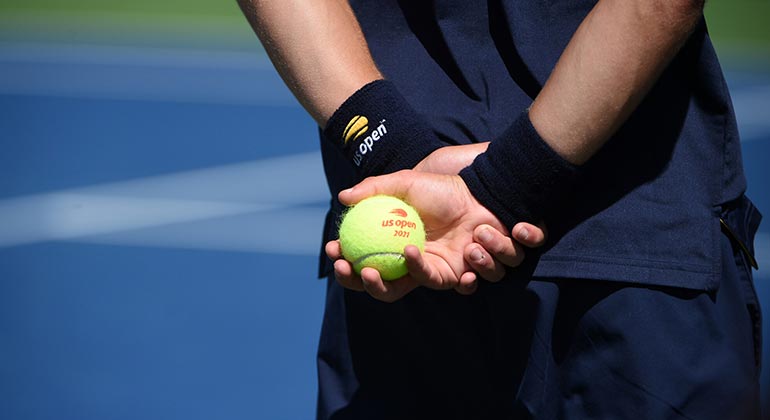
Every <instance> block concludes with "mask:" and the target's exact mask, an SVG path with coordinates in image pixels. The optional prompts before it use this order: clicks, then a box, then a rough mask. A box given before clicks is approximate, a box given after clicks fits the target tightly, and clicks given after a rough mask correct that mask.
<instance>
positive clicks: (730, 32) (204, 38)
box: [0, 0, 770, 61]
mask: <svg viewBox="0 0 770 420" xmlns="http://www.w3.org/2000/svg"><path fill="white" fill-rule="evenodd" d="M706 15H707V21H708V24H709V28H710V31H711V35H712V38H713V39H714V41H715V44H716V46H717V49H718V50H719V52H720V53H726V54H729V55H750V56H754V57H755V58H760V59H761V58H765V59H767V60H768V61H770V25H769V24H768V23H767V21H768V17H770V0H710V1H708V2H707V3H706ZM22 39H23V40H25V41H58V42H88V43H94V42H96V43H107V44H118V45H121V44H130V45H143V44H148V45H158V44H160V45H166V44H167V45H169V46H177V47H184V46H192V47H222V48H227V49H253V48H257V49H258V48H259V47H258V46H255V44H256V43H255V42H254V35H253V34H252V33H251V30H250V28H249V27H248V25H247V24H246V23H245V20H244V18H243V17H242V16H241V12H240V10H239V8H238V5H237V2H236V0H225V1H223V0H185V1H182V0H165V1H156V0H133V1H117V0H3V1H2V2H0V40H6V41H8V40H11V41H18V40H22Z"/></svg>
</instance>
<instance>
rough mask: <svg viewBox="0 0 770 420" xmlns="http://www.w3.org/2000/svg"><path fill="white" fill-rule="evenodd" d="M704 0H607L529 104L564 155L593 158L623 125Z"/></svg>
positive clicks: (537, 121)
mask: <svg viewBox="0 0 770 420" xmlns="http://www.w3.org/2000/svg"><path fill="white" fill-rule="evenodd" d="M702 7H703V0H659V1H658V0H646V1H628V0H602V1H600V2H599V3H598V4H597V5H596V7H595V8H594V9H593V10H592V11H591V13H590V14H589V15H588V17H587V18H586V19H585V20H584V21H583V23H582V24H581V25H580V27H579V28H578V30H577V32H576V33H575V35H574V36H573V37H572V39H571V40H570V42H569V44H568V46H567V48H566V49H565V51H564V53H563V54H562V56H561V58H560V59H559V61H558V63H557V65H556V67H555V68H554V71H553V72H552V74H551V76H550V78H549V79H548V81H547V83H546V84H545V86H544V87H543V90H542V91H541V92H540V94H539V95H538V97H537V98H536V99H535V101H534V103H533V104H532V107H531V109H530V113H529V116H530V120H531V121H532V125H533V126H534V127H535V129H536V130H537V132H538V133H539V134H540V136H541V137H542V138H543V140H545V142H546V143H548V145H549V146H551V148H552V149H554V151H556V152H557V153H558V154H559V155H561V156H562V157H563V158H565V159H567V160H568V161H570V162H571V163H574V164H582V163H584V162H586V161H587V160H588V159H589V158H590V157H591V156H592V155H593V154H594V153H596V152H597V151H598V150H599V149H600V148H601V146H602V145H603V144H604V143H605V142H606V141H607V140H608V139H609V138H610V137H611V136H612V135H613V134H614V133H615V132H616V131H617V130H618V129H619V128H620V126H621V125H622V124H623V123H624V122H625V121H626V120H627V119H628V117H629V115H630V114H631V113H632V112H633V111H634V109H636V107H637V106H638V105H639V103H640V102H641V101H642V99H643V98H644V96H645V95H646V94H647V92H648V91H649V90H650V89H651V88H652V86H653V85H654V84H655V82H656V80H657V79H658V77H659V76H660V74H661V73H662V72H663V70H664V69H665V67H666V66H667V65H668V63H669V62H670V61H671V59H672V58H673V57H674V56H675V55H676V53H677V52H678V51H679V49H680V48H681V47H682V45H683V44H684V42H685V41H686V39H687V38H688V36H689V35H690V33H691V32H692V31H693V29H694V27H695V26H696V24H697V23H698V21H699V19H700V17H701V13H702Z"/></svg>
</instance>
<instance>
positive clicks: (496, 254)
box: [473, 225, 524, 267]
mask: <svg viewBox="0 0 770 420" xmlns="http://www.w3.org/2000/svg"><path fill="white" fill-rule="evenodd" d="M473 240H474V241H476V242H477V243H478V244H479V245H481V246H483V247H484V249H486V250H487V252H488V253H489V254H490V255H491V256H492V257H493V258H494V259H496V260H497V261H499V262H501V263H503V264H504V265H507V266H509V267H516V266H518V265H519V264H521V261H522V260H523V259H524V250H523V249H522V247H521V246H520V245H519V244H518V243H516V242H515V241H514V240H513V239H511V238H509V237H507V236H505V235H503V234H502V233H500V232H499V231H497V229H494V228H492V226H489V225H480V226H477V227H476V229H474V230H473Z"/></svg>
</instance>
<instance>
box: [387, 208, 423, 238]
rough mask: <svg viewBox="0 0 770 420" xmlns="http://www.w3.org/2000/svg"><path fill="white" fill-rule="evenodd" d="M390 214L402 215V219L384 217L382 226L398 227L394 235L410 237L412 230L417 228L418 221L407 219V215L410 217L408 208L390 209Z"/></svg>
mask: <svg viewBox="0 0 770 420" xmlns="http://www.w3.org/2000/svg"><path fill="white" fill-rule="evenodd" d="M390 214H393V215H396V216H398V217H400V219H383V220H382V227H384V228H389V227H395V228H396V229H394V230H393V236H401V237H404V238H408V237H409V235H410V234H411V231H413V230H414V229H416V228H417V223H415V222H413V221H411V220H407V217H409V214H408V213H407V212H406V210H404V209H401V208H396V209H393V210H391V211H390Z"/></svg>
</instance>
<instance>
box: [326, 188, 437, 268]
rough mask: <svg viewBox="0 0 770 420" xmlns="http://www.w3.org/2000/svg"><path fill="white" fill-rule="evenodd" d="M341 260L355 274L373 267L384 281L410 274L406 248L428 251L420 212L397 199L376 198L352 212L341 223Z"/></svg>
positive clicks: (360, 204)
mask: <svg viewBox="0 0 770 420" xmlns="http://www.w3.org/2000/svg"><path fill="white" fill-rule="evenodd" d="M339 235H340V248H341V251H342V256H343V257H344V258H345V259H346V260H347V261H349V262H350V263H351V264H353V269H354V270H355V271H356V273H358V274H361V269H363V268H364V267H371V268H374V269H375V270H377V271H379V272H380V276H381V277H382V279H383V280H395V279H397V278H399V277H402V276H404V275H405V274H406V273H407V271H408V270H407V268H406V259H405V258H404V248H405V247H406V246H407V245H415V246H417V247H418V248H420V251H422V250H423V249H424V247H425V227H424V226H423V224H422V220H420V215H419V214H417V211H416V210H415V209H414V208H413V207H412V206H410V205H409V204H406V203H405V202H403V201H401V200H399V199H398V198H396V197H391V196H387V195H376V196H374V197H369V198H367V199H364V200H362V201H361V202H359V203H358V204H356V205H355V206H353V207H351V208H349V209H348V210H347V212H345V215H344V216H343V218H342V222H341V223H340V230H339Z"/></svg>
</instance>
